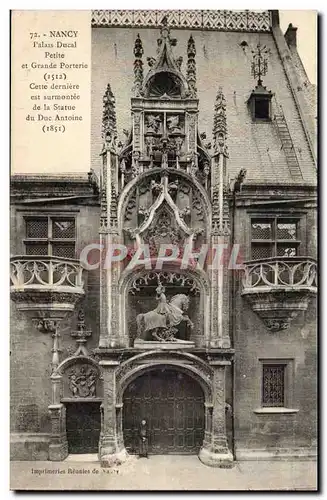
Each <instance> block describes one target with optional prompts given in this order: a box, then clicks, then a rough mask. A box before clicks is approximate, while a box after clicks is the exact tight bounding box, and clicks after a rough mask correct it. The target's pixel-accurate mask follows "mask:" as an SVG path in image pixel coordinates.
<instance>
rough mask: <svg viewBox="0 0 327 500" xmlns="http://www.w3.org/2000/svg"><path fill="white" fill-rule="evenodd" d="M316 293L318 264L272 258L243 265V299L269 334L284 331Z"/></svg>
mask: <svg viewBox="0 0 327 500" xmlns="http://www.w3.org/2000/svg"><path fill="white" fill-rule="evenodd" d="M316 293H317V262H316V261H315V259H312V258H310V257H272V258H268V259H262V260H255V261H248V262H245V263H244V275H243V289H242V296H244V297H246V298H247V299H248V301H249V302H250V304H251V307H252V310H253V311H254V312H256V313H257V314H258V316H260V318H261V319H262V320H263V322H264V324H265V326H266V327H267V329H268V330H270V331H278V330H284V329H286V328H288V327H289V326H290V323H291V321H292V320H293V319H294V318H295V317H296V316H297V315H298V313H299V312H300V311H306V310H307V308H308V305H309V299H310V297H312V296H313V295H314V294H316Z"/></svg>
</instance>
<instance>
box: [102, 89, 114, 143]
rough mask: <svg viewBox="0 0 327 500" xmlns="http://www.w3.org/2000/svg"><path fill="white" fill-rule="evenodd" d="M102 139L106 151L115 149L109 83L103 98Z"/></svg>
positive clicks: (112, 97) (112, 100)
mask: <svg viewBox="0 0 327 500" xmlns="http://www.w3.org/2000/svg"><path fill="white" fill-rule="evenodd" d="M102 139H103V141H104V148H105V149H106V150H108V149H109V148H115V144H116V139H117V124H116V107H115V97H114V95H113V93H112V90H111V87H110V83H108V85H107V89H106V91H105V93H104V96H103V115H102Z"/></svg>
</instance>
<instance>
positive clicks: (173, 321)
mask: <svg viewBox="0 0 327 500" xmlns="http://www.w3.org/2000/svg"><path fill="white" fill-rule="evenodd" d="M127 316H128V331H129V337H130V341H131V344H133V342H134V340H135V339H141V340H142V341H152V342H153V341H169V342H179V343H180V342H188V343H192V342H194V340H196V339H195V338H194V337H195V336H197V334H198V333H197V332H198V331H199V330H202V329H203V308H202V296H201V291H200V287H199V284H198V282H197V281H196V280H195V279H194V278H193V277H191V275H189V274H187V273H186V274H182V273H180V272H179V271H176V272H174V271H151V272H148V273H146V274H141V275H137V276H136V277H135V278H134V279H133V281H132V282H131V283H130V285H129V288H128V309H127Z"/></svg>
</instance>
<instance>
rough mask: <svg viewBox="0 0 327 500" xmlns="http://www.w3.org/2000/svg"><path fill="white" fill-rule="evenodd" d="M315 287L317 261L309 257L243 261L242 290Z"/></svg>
mask: <svg viewBox="0 0 327 500" xmlns="http://www.w3.org/2000/svg"><path fill="white" fill-rule="evenodd" d="M283 288H285V289H286V288H287V289H290V288H293V289H298V290H300V289H312V291H314V289H315V288H317V262H316V260H315V259H312V258H310V257H271V258H268V259H261V260H253V261H247V262H245V263H244V275H243V292H245V293H251V292H252V291H253V292H259V291H268V290H269V289H283Z"/></svg>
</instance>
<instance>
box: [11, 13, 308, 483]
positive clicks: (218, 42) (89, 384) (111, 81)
mask: <svg viewBox="0 0 327 500" xmlns="http://www.w3.org/2000/svg"><path fill="white" fill-rule="evenodd" d="M316 25H317V12H315V11H310V10H306V11H277V10H260V11H259V10H257V11H254V10H253V11H252V10H243V11H239V10H234V11H232V10H93V11H86V10H80V11H79V10H66V11H60V10H20V11H19V10H14V11H12V12H11V179H10V183H11V187H10V210H11V228H10V229H11V249H10V251H11V257H10V279H11V283H10V299H11V333H10V341H11V342H10V344H11V356H10V360H11V367H10V379H11V386H10V393H11V394H10V409H11V417H10V424H11V435H10V455H11V462H10V468H11V481H10V483H11V484H10V487H11V489H13V490H107V491H111V490H117V491H120V490H121V491H123V490H124V491H137V490H152V491H159V490H161V491H162V490H166V491H178V490H188V491H193V490H199V491H207V490H208V491H209V490H211V491H212V490H214V491H216V490H220V491H224V490H239V491H248V490H276V491H280V490H288V491H292V490H295V491H299V490H304V491H312V490H313V491H314V490H316V489H317V461H316V460H317V314H316V296H317V282H316V275H317V260H316V259H317V145H316V144H317V105H316V95H317V79H316V39H317V31H316Z"/></svg>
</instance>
